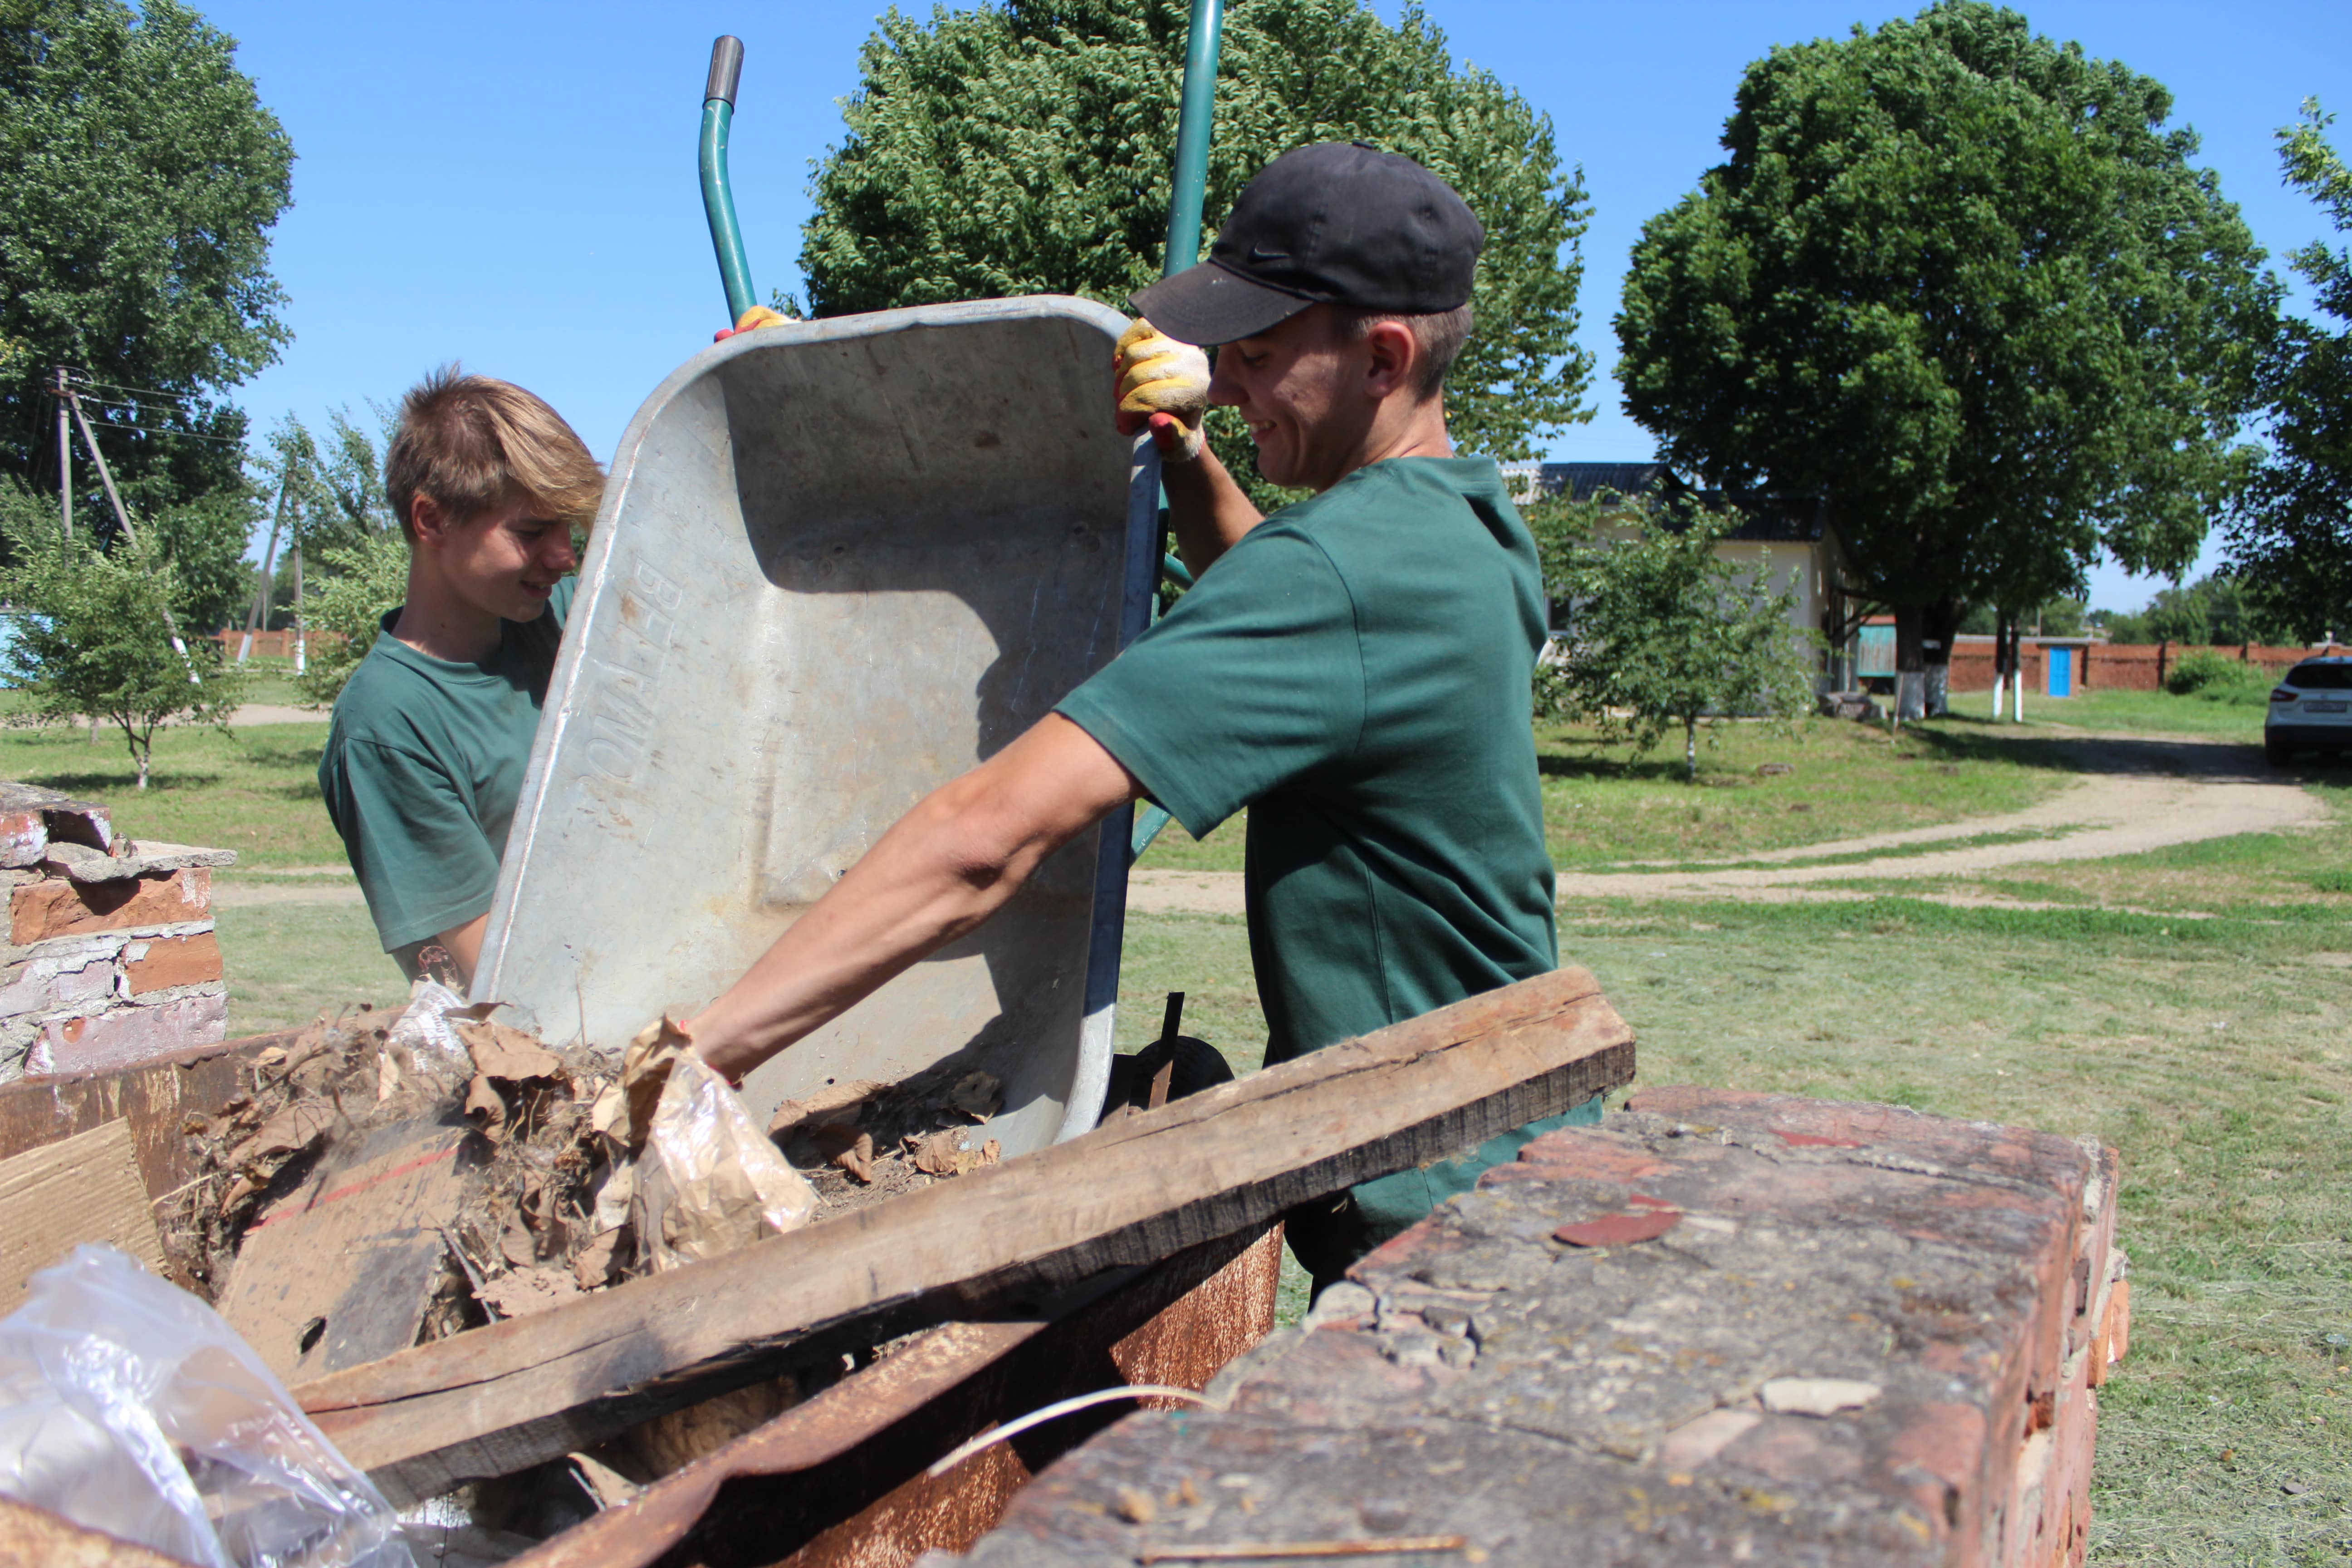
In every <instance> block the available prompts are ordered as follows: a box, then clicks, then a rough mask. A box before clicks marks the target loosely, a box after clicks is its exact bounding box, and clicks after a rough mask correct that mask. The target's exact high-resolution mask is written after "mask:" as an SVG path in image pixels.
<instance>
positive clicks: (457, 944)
mask: <svg viewBox="0 0 2352 1568" xmlns="http://www.w3.org/2000/svg"><path fill="white" fill-rule="evenodd" d="M489 929H490V917H489V916H488V915H487V914H479V915H476V916H475V917H474V918H473V919H472V920H469V921H467V922H466V923H465V924H464V925H461V926H451V927H450V928H449V929H448V930H447V931H443V932H442V933H441V934H440V935H439V936H437V937H435V938H434V939H433V940H434V941H436V942H439V943H440V944H441V945H442V946H443V947H445V948H446V949H448V950H449V956H450V958H451V959H452V960H453V961H455V962H456V963H457V978H458V979H460V980H462V981H464V982H465V983H466V984H468V985H470V984H473V980H474V971H475V970H476V969H478V968H479V967H480V966H481V962H482V935H483V933H484V932H485V931H488V930H489ZM461 989H462V988H461Z"/></svg>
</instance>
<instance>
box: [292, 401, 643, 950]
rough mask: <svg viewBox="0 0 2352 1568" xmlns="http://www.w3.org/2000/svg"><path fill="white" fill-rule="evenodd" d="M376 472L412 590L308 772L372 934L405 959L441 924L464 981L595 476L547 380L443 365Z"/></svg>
mask: <svg viewBox="0 0 2352 1568" xmlns="http://www.w3.org/2000/svg"><path fill="white" fill-rule="evenodd" d="M384 489H385V491H386V492H387V494H388V496H389V498H390V500H391V502H392V507H393V511H394V515H395V516H397V517H398V518H399V519H400V525H401V529H402V531H404V533H406V534H407V536H408V591H407V595H406V598H405V599H404V602H403V603H402V605H401V606H400V607H399V608H398V609H396V610H394V611H393V612H391V613H390V614H389V615H387V616H384V617H383V632H382V634H381V635H380V636H378V637H376V639H375V642H374V643H373V646H371V647H369V649H368V654H367V657H366V658H363V659H362V660H361V661H360V666H359V668H357V669H355V670H353V671H352V677H351V679H350V680H349V681H347V682H345V684H344V686H343V690H342V695H341V696H340V697H338V698H337V699H336V700H335V716H334V722H333V724H332V726H331V728H330V729H329V731H328V734H327V749H326V752H325V754H324V755H323V756H321V757H320V759H319V790H320V795H322V796H323V797H324V798H325V800H326V803H327V815H328V816H330V817H331V818H332V819H333V821H334V824H335V831H336V832H338V833H340V834H341V835H342V839H343V849H344V851H345V853H346V854H348V855H349V856H350V857H351V862H352V871H354V872H355V873H357V875H358V877H359V881H360V890H361V891H362V893H364V894H365V895H366V897H367V903H368V913H369V914H370V915H372V916H373V917H374V920H375V928H376V935H377V936H378V938H379V939H381V940H382V942H383V949H384V951H385V952H388V953H391V954H392V955H393V958H394V961H395V962H396V963H399V965H400V967H401V972H402V973H404V974H406V975H408V976H409V977H410V978H412V979H413V978H415V975H416V973H417V972H418V959H419V956H420V953H421V952H422V951H423V950H424V949H425V948H426V947H427V946H428V945H436V944H437V945H438V946H440V947H442V948H445V949H446V950H447V952H448V954H449V958H450V961H451V963H452V965H453V966H454V967H455V968H456V970H457V978H458V980H459V981H460V982H461V983H462V982H464V981H467V980H469V979H471V977H472V975H473V972H474V964H475V961H476V960H477V959H478V958H479V957H480V956H481V951H482V932H483V929H484V928H485V927H486V926H487V925H488V923H489V913H490V900H491V897H492V895H493V894H494V893H495V892H496V891H497V889H498V880H499V852H500V851H501V850H502V849H504V847H506V840H507V826H508V824H509V822H510V821H511V820H512V819H513V816H514V808H515V800H516V797H517V796H518V795H520V793H521V791H522V775H523V769H524V766H525V764H526V763H528V762H529V761H530V742H531V737H532V736H533V735H534V734H535V733H537V731H538V729H539V711H540V705H541V703H542V702H543V701H544V700H546V697H547V682H548V678H549V677H550V676H551V674H552V673H553V670H554V666H555V646H556V638H557V637H558V636H560V635H561V633H562V629H563V617H564V614H565V612H566V611H567V610H568V609H569V608H570V606H571V603H572V588H573V587H574V585H575V584H576V582H577V580H576V579H575V578H573V577H572V576H570V575H569V574H571V573H572V571H574V570H575V569H576V568H577V567H578V565H579V557H578V556H577V555H576V554H575V553H574V552H573V545H572V534H573V531H575V530H583V531H584V530H585V529H586V528H587V527H588V525H589V524H590V523H591V522H593V521H594V520H595V515H596V503H597V500H598V499H599V497H600V496H601V495H602V493H603V489H604V477H603V475H602V474H600V473H599V472H598V471H597V468H596V460H595V458H593V457H591V456H590V455H589V452H588V448H587V447H586V446H585V445H584V444H583V442H582V441H581V439H580V437H578V436H577V435H575V434H574V433H573V432H572V426H569V425H567V424H565V423H564V422H563V420H562V416H559V415H558V414H557V413H556V412H555V410H554V409H552V408H551V407H549V406H548V405H546V404H545V403H544V402H542V401H541V399H540V398H538V397H536V396H533V395H531V394H530V393H528V392H525V391H524V390H523V389H522V388H521V387H519V386H515V385H512V384H509V383H507V382H503V381H494V380H492V379H491V378H489V377H488V376H481V375H462V374H458V372H457V368H456V367H455V366H447V367H445V368H443V369H441V370H439V371H436V372H435V373H434V374H431V375H429V376H427V377H425V380H424V381H423V382H422V383H421V384H418V385H417V386H416V387H415V389H414V390H413V391H411V392H410V393H409V394H408V395H407V396H406V397H405V398H404V399H403V400H402V402H401V409H400V428H399V430H398V431H397V432H396V433H395V434H394V437H393V438H392V446H391V447H390V448H389V449H388V450H387V451H386V453H385V454H384ZM460 988H461V989H462V984H461V987H460Z"/></svg>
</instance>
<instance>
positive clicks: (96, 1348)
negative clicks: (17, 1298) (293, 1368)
mask: <svg viewBox="0 0 2352 1568" xmlns="http://www.w3.org/2000/svg"><path fill="white" fill-rule="evenodd" d="M0 1492H5V1493H6V1494H7V1495H8V1496H10V1497H13V1498H17V1499H19V1500H23V1501H25V1502H29V1503H36V1504H38V1505H39V1506H41V1507H43V1508H46V1509H48V1510H52V1511H54V1512H56V1513H59V1514H62V1515H64V1516H65V1517H66V1518H68V1519H69V1520H71V1521H74V1522H75V1523H77V1524H79V1525H82V1526H84V1527H86V1528H89V1529H91V1530H102V1531H106V1532H107V1533H109V1534H110V1535H114V1536H117V1537H120V1538H121V1539H122V1540H125V1541H130V1542H136V1543H138V1544H140V1545H142V1546H147V1547H152V1549H154V1550H155V1551H158V1552H169V1553H170V1554H172V1555H173V1556H175V1557H179V1558H182V1559H184V1560H185V1561H187V1562H190V1563H202V1564H205V1568H292V1565H295V1564H299V1565H300V1568H415V1559H414V1558H413V1557H411V1556H410V1554H409V1552H408V1548H407V1547H406V1546H405V1545H404V1544H403V1543H402V1542H401V1539H400V1534H399V1521H398V1519H397V1517H396V1516H395V1515H394V1512H393V1510H392V1506H391V1505H390V1504H389V1503H387V1502H386V1501H384V1499H383V1494H382V1493H381V1492H379V1491H377V1490H376V1489H375V1488H374V1486H373V1484H371V1483H370V1482H369V1480H368V1479H367V1477H366V1475H365V1474H363V1473H362V1472H361V1471H360V1470H358V1469H356V1468H353V1467H352V1464H351V1463H350V1462H349V1461H348V1460H346V1459H345V1458H343V1457H342V1456H341V1454H339V1453H337V1452H335V1449H334V1447H333V1446H332V1445H331V1444H330V1443H329V1442H328V1441H327V1439H326V1437H325V1436H324V1435H323V1434H321V1433H320V1430H319V1429H318V1427H316V1426H312V1425H311V1424H310V1418H309V1417H308V1416H306V1415H303V1414H302V1412H301V1411H300V1410H299V1408H297V1407H296V1405H295V1404H294V1401H293V1398H292V1397H291V1396H290V1395H289V1394H287V1392H286V1388H285V1385H284V1384H280V1383H279V1382H278V1380H277V1379H276V1378H275V1377H273V1376H271V1375H270V1373H269V1371H268V1368H267V1367H265V1366H263V1365H262V1363H261V1358H260V1357H259V1356H257V1355H256V1354H254V1352H253V1350H252V1347H251V1346H249V1345H247V1343H246V1342H244V1341H243V1340H242V1339H240V1338H238V1337H237V1334H236V1331H235V1330H234V1329H231V1328H230V1327H229V1326H228V1325H227V1324H226V1323H225V1322H223V1321H221V1320H220V1317H219V1315H218V1314H217V1313H215V1311H214V1310H212V1309H211V1308H210V1307H207V1306H205V1304H204V1303H203V1302H202V1301H199V1300H196V1299H195V1298H194V1296H191V1295H189V1294H188V1293H187V1292H186V1291H184V1290H182V1289H179V1288H178V1287H177V1286H174V1285H171V1284H168V1283H166V1282H165V1281H163V1280H162V1279H157V1278H156V1277H155V1276H154V1275H152V1274H150V1273H148V1272H147V1270H146V1269H145V1268H142V1267H141V1266H140V1264H139V1263H138V1261H137V1260H136V1259H134V1258H131V1256H130V1255H129V1254H127V1253H124V1252H121V1251H118V1250H117V1249H115V1248H114V1247H102V1246H93V1245H84V1246H81V1247H75V1248H74V1250H73V1255H72V1256H71V1257H70V1258H67V1259H66V1261H65V1262H63V1263H60V1264H58V1265H57V1266H56V1267H55V1268H45V1269H43V1270H41V1271H40V1272H39V1273H38V1274H36V1275H34V1276H33V1278H32V1279H31V1281H30V1283H29V1284H28V1285H27V1286H26V1291H25V1300H24V1304H23V1305H22V1306H20V1307H18V1308H17V1309H16V1311H15V1312H14V1313H12V1314H10V1316H9V1317H8V1318H7V1319H6V1320H5V1321H0Z"/></svg>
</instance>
